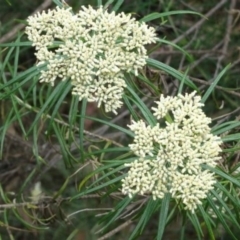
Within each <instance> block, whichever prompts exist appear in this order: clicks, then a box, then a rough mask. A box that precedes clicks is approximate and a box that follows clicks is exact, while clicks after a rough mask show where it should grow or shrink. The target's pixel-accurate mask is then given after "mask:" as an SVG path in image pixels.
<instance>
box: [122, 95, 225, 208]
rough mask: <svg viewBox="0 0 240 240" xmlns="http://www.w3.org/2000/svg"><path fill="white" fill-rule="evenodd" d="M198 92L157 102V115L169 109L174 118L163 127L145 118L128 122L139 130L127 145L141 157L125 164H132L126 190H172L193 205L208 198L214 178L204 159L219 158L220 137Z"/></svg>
mask: <svg viewBox="0 0 240 240" xmlns="http://www.w3.org/2000/svg"><path fill="white" fill-rule="evenodd" d="M195 94H196V93H195V92H193V93H191V94H186V95H178V96H176V97H166V98H165V97H163V96H161V97H160V101H157V102H156V104H157V107H154V108H152V109H153V111H154V115H155V116H156V117H157V119H159V120H160V119H163V118H164V117H165V116H166V115H167V114H169V116H172V121H171V122H165V123H164V124H162V125H163V126H162V127H161V126H160V125H159V124H157V125H156V126H154V127H151V126H146V124H145V123H144V122H143V121H142V120H140V121H139V122H133V124H131V125H130V126H129V127H130V129H131V130H132V131H133V132H134V133H135V137H134V143H132V144H130V145H129V146H130V148H131V150H132V151H133V152H134V153H135V154H136V155H137V156H139V157H140V158H139V159H137V160H135V162H133V163H131V164H128V165H127V166H128V167H130V170H129V172H128V175H127V177H126V178H124V179H123V183H124V184H123V193H126V194H129V195H130V196H132V194H133V193H140V194H143V193H151V194H152V196H153V198H154V199H156V198H163V196H164V194H165V193H166V192H169V193H171V195H172V197H173V198H175V199H176V200H177V201H179V200H181V201H182V202H183V204H184V205H185V209H189V210H191V211H194V210H195V209H196V208H197V205H198V204H201V201H202V200H203V199H204V198H206V196H207V193H208V192H209V190H211V189H212V188H213V185H214V183H215V180H214V175H213V174H212V173H210V172H209V171H208V170H204V169H203V165H208V166H211V167H214V166H215V165H216V164H217V161H218V160H219V159H220V158H219V153H220V152H221V148H220V144H221V140H220V138H219V137H217V136H214V135H212V134H211V128H210V127H209V126H208V124H209V123H210V122H211V119H210V118H208V117H206V115H205V114H204V112H203V111H202V109H201V107H202V106H203V104H202V103H201V102H200V100H201V99H200V97H199V96H195ZM140 165H141V167H140ZM142 166H145V167H144V168H142ZM143 169H144V177H143V175H142V173H143ZM135 183H137V184H135ZM142 186H144V188H143V187H142Z"/></svg>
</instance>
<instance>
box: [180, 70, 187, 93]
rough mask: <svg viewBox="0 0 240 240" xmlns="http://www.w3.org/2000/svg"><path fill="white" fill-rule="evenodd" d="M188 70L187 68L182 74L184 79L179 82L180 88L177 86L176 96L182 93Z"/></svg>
mask: <svg viewBox="0 0 240 240" xmlns="http://www.w3.org/2000/svg"><path fill="white" fill-rule="evenodd" d="M188 70H189V68H188V69H187V70H186V72H185V73H184V78H183V79H182V81H181V83H180V86H179V88H178V94H181V93H182V91H183V86H184V82H185V78H186V76H187V74H188Z"/></svg>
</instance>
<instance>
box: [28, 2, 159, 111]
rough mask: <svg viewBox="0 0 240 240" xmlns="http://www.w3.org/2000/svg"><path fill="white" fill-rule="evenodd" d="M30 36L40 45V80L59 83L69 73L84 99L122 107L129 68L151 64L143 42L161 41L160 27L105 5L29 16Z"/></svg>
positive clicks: (107, 107) (110, 107)
mask: <svg viewBox="0 0 240 240" xmlns="http://www.w3.org/2000/svg"><path fill="white" fill-rule="evenodd" d="M28 24H29V26H28V27H27V28H26V33H27V35H28V38H29V39H30V40H31V41H32V42H33V45H34V46H35V47H36V50H37V53H36V56H37V59H38V60H39V63H38V64H39V65H42V64H46V69H44V70H42V72H41V77H40V81H41V82H49V83H51V84H52V85H54V82H55V80H56V79H57V78H59V79H62V80H66V79H70V80H71V84H72V85H73V94H75V95H77V96H78V97H79V100H81V99H83V98H87V100H88V101H91V102H93V101H94V102H97V103H98V106H100V105H101V104H102V103H104V104H105V110H106V111H107V112H109V111H113V112H115V113H116V109H117V108H119V107H121V105H122V101H121V97H122V94H123V91H124V88H125V87H126V83H125V81H124V73H125V72H130V71H133V72H134V73H135V74H136V75H137V74H138V70H139V69H141V68H142V67H143V66H144V65H145V64H146V58H147V50H146V49H145V47H144V45H146V44H149V43H153V42H155V41H156V35H155V31H154V29H153V28H152V27H148V26H147V25H146V24H145V23H139V22H137V21H136V20H135V19H134V18H131V15H129V14H128V15H126V14H124V13H120V14H116V13H115V12H111V13H108V12H107V11H106V10H104V9H103V7H100V8H98V9H93V8H92V7H91V6H89V7H84V6H83V7H82V9H81V10H80V11H79V12H78V13H77V14H75V15H74V14H73V13H72V9H71V8H67V9H64V8H59V7H57V8H56V9H54V10H49V11H48V12H43V13H41V14H39V13H38V14H37V15H35V16H31V17H29V18H28Z"/></svg>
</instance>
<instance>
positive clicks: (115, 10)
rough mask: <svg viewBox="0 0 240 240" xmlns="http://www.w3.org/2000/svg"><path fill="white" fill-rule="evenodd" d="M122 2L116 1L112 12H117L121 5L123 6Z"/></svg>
mask: <svg viewBox="0 0 240 240" xmlns="http://www.w3.org/2000/svg"><path fill="white" fill-rule="evenodd" d="M123 2H124V0H117V2H116V4H115V5H114V7H113V11H114V12H117V11H118V9H119V8H120V7H121V5H122V4H123Z"/></svg>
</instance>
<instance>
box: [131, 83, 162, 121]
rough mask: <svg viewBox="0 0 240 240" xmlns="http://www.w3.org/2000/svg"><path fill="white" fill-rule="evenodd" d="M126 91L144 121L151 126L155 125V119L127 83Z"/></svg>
mask: <svg viewBox="0 0 240 240" xmlns="http://www.w3.org/2000/svg"><path fill="white" fill-rule="evenodd" d="M127 90H128V91H129V92H130V93H131V95H132V97H133V98H134V100H132V101H134V103H135V104H136V105H137V106H138V108H139V110H140V111H141V112H142V114H143V116H144V117H145V119H146V120H147V122H148V123H149V124H150V125H151V126H155V124H156V122H157V120H156V118H155V117H154V116H153V114H152V112H151V111H150V110H149V108H148V107H147V106H146V105H145V103H144V102H143V101H142V99H141V98H139V96H138V95H137V94H136V92H135V91H134V90H133V89H132V88H131V86H129V84H128V83H127Z"/></svg>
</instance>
